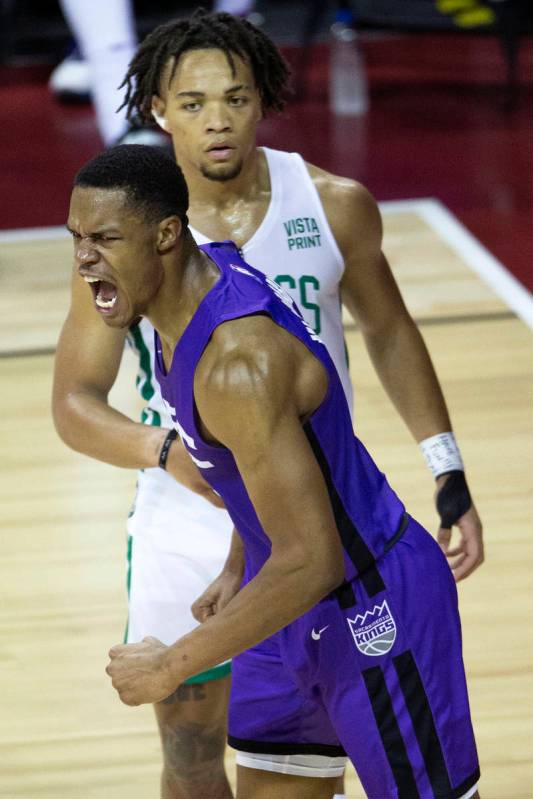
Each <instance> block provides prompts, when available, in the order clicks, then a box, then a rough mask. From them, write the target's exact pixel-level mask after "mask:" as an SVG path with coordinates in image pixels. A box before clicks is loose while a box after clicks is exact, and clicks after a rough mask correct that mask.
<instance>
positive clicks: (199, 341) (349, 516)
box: [155, 243, 404, 596]
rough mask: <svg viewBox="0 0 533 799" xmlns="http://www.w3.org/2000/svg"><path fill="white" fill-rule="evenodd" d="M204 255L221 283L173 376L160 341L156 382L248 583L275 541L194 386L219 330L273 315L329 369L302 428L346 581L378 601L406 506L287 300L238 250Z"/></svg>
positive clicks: (218, 246) (189, 332) (184, 342)
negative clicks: (247, 570)
mask: <svg viewBox="0 0 533 799" xmlns="http://www.w3.org/2000/svg"><path fill="white" fill-rule="evenodd" d="M201 249H202V250H203V251H204V252H206V253H207V255H209V257H210V258H212V260H213V261H214V262H215V263H216V264H217V266H218V268H219V269H220V273H221V275H220V279H219V280H218V282H217V283H216V284H215V285H214V286H213V287H212V288H211V290H210V291H209V292H208V293H207V295H206V296H205V297H204V299H203V300H202V302H201V303H200V306H199V308H198V310H197V311H196V313H195V315H194V317H193V318H192V319H191V321H190V323H189V325H188V327H187V328H186V330H185V331H184V333H183V335H182V337H181V339H180V340H179V342H178V344H177V345H176V348H175V352H174V356H173V361H172V367H171V369H170V372H169V374H166V371H165V367H164V364H163V359H162V354H161V342H160V340H159V337H158V335H157V333H156V334H155V335H156V339H155V351H156V377H157V380H158V381H159V384H160V386H161V392H162V395H163V399H164V400H165V402H166V403H167V404H168V406H169V409H170V413H171V415H172V419H173V421H174V424H175V426H176V428H177V429H178V431H179V433H180V435H181V438H182V440H183V443H184V444H185V447H186V448H187V450H188V452H189V454H190V455H191V457H192V458H193V460H194V462H195V463H196V464H197V466H198V467H199V469H200V470H201V473H202V475H203V477H204V478H205V479H206V480H207V482H208V483H209V484H210V485H211V486H212V487H213V488H214V489H215V491H217V492H218V493H219V494H220V495H221V496H222V497H223V499H224V502H225V504H226V507H227V509H228V512H229V514H230V516H231V518H232V519H233V522H234V524H235V526H236V528H237V529H238V531H239V533H240V534H241V536H242V538H243V540H244V541H245V545H246V550H247V555H248V563H249V564H250V567H251V569H252V574H251V575H249V576H253V574H254V573H256V572H257V571H258V570H259V569H260V568H261V566H262V565H263V563H264V562H265V560H266V559H267V558H268V555H269V552H270V542H269V540H268V538H267V536H266V535H265V533H264V531H263V529H262V528H261V525H260V523H259V520H258V518H257V515H256V513H255V511H254V508H253V506H252V504H251V502H250V500H249V498H248V494H247V492H246V489H245V487H244V484H243V482H242V480H241V477H240V475H239V472H238V470H237V467H236V465H235V461H234V459H233V456H232V454H231V452H230V451H229V450H227V449H225V448H222V447H219V446H216V447H215V446H211V445H209V444H207V443H206V442H205V441H204V440H203V439H202V437H201V435H200V433H199V431H198V428H197V425H196V419H195V412H194V399H193V381H194V373H195V369H196V365H197V363H198V361H199V359H200V358H201V356H202V354H203V352H204V349H205V347H206V345H207V343H208V341H209V339H210V337H211V335H212V333H213V330H214V329H215V328H216V327H217V326H218V325H220V324H221V323H222V322H226V321H228V320H229V319H236V318H238V317H242V316H249V315H252V314H255V313H258V312H260V313H266V314H268V315H269V316H270V317H271V318H272V319H273V321H274V322H276V324H278V325H279V326H280V327H283V328H285V329H286V330H287V331H288V332H289V333H291V334H292V335H294V336H296V337H297V338H298V339H300V341H302V342H303V343H304V344H305V345H306V346H307V347H308V348H309V350H311V352H312V353H313V354H314V355H315V356H316V357H317V358H318V359H319V360H320V361H321V362H322V364H323V365H324V366H325V368H326V369H327V372H328V378H329V390H328V392H327V395H326V397H325V399H324V401H323V403H322V405H321V406H320V407H319V408H318V410H317V411H315V413H314V414H313V416H312V417H311V419H310V420H309V422H308V423H307V424H306V425H305V428H304V429H305V432H306V434H307V437H308V439H309V441H310V443H311V446H312V448H313V451H314V453H315V455H316V457H317V460H318V462H319V464H320V467H321V470H322V473H323V475H324V479H325V481H326V483H327V486H328V490H329V494H330V498H331V502H332V506H333V510H334V513H335V517H336V521H337V527H338V530H339V535H340V536H341V539H342V543H343V547H344V552H345V562H346V570H345V573H346V578H347V579H348V580H350V579H352V578H353V577H355V576H356V575H360V576H361V579H362V580H363V583H364V584H365V587H366V588H367V590H368V593H369V596H373V595H374V594H375V593H377V592H378V591H380V590H382V588H383V583H382V580H381V578H380V576H379V572H378V570H377V567H376V565H375V561H376V560H377V559H378V558H379V557H380V555H381V554H382V552H383V550H384V548H385V547H386V545H387V542H388V541H390V539H391V538H392V537H393V536H394V535H395V533H396V532H397V530H398V528H399V527H400V525H401V522H402V519H403V516H404V507H403V505H402V503H401V502H400V500H399V499H398V497H397V496H396V494H395V493H394V492H393V491H392V489H391V488H390V486H389V484H388V483H387V480H386V479H385V476H384V475H383V474H382V473H381V472H380V471H379V470H378V468H377V467H376V465H375V463H374V462H373V460H372V458H371V457H370V455H369V454H368V452H367V451H366V449H365V448H364V446H363V445H362V444H361V442H360V441H359V440H358V439H357V438H356V437H355V436H354V433H353V428H352V420H351V417H350V412H349V409H348V404H347V402H346V398H345V395H344V391H343V389H342V385H341V382H340V379H339V377H338V375H337V372H336V369H335V366H334V365H333V362H332V360H331V358H330V357H329V355H328V352H327V350H326V348H325V346H324V345H323V344H322V342H321V341H320V339H319V337H318V336H317V335H316V334H315V333H314V331H313V330H312V329H311V328H309V327H308V326H307V324H306V323H305V322H304V320H303V319H302V316H301V315H300V313H299V311H298V309H297V307H296V306H295V304H294V303H293V301H292V299H291V298H290V297H289V296H288V294H285V292H283V290H282V289H281V288H280V287H279V286H278V285H277V283H275V282H274V281H271V280H269V279H268V278H267V277H265V275H264V274H263V273H262V272H259V271H257V270H256V269H254V268H253V267H251V266H250V265H249V264H247V263H246V262H245V261H243V259H242V258H241V256H240V255H239V252H238V251H237V249H236V248H235V246H234V245H233V244H231V243H214V244H206V245H203V246H202V247H201Z"/></svg>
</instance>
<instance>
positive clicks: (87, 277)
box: [83, 275, 99, 283]
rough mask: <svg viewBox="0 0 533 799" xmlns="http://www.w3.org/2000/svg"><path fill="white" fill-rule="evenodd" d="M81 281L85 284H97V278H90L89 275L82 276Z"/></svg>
mask: <svg viewBox="0 0 533 799" xmlns="http://www.w3.org/2000/svg"><path fill="white" fill-rule="evenodd" d="M83 279H84V280H85V282H86V283H98V280H99V278H97V277H91V275H84V276H83Z"/></svg>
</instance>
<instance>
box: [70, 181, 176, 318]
mask: <svg viewBox="0 0 533 799" xmlns="http://www.w3.org/2000/svg"><path fill="white" fill-rule="evenodd" d="M67 227H68V229H69V231H70V233H71V234H72V237H73V241H74V259H75V264H76V267H77V269H78V274H79V275H80V278H81V279H83V280H85V281H86V282H87V283H88V290H91V291H92V293H93V300H94V306H95V309H96V311H97V312H98V313H99V314H100V315H101V316H102V318H103V320H104V321H105V322H106V324H108V325H110V326H111V327H120V328H124V327H128V326H129V325H130V324H131V323H132V322H133V321H134V320H135V319H137V318H138V317H139V316H142V315H143V314H145V313H146V309H147V307H148V305H149V304H150V302H151V301H152V300H153V299H154V297H155V296H156V295H157V292H158V290H159V287H160V286H161V283H162V281H163V269H162V265H161V262H160V258H159V256H158V244H159V238H160V236H161V226H160V225H157V224H150V223H147V222H146V221H145V220H143V219H142V217H141V214H140V212H139V211H136V210H135V209H134V208H132V206H131V205H130V204H129V203H128V202H127V197H126V194H125V192H124V190H122V189H100V188H90V187H82V186H76V187H75V188H74V191H73V192H72V197H71V202H70V211H69V217H68V223H67Z"/></svg>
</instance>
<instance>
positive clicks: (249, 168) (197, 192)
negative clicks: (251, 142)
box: [176, 147, 269, 212]
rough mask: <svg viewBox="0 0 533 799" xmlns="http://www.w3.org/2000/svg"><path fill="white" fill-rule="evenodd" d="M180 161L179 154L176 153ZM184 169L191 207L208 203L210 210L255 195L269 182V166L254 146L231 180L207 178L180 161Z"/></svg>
mask: <svg viewBox="0 0 533 799" xmlns="http://www.w3.org/2000/svg"><path fill="white" fill-rule="evenodd" d="M176 159H177V160H178V163H180V161H179V154H178V153H177V154H176ZM180 166H181V168H182V170H183V174H184V176H185V180H186V181H187V186H188V187H189V195H190V202H191V208H192V207H194V208H198V207H200V206H204V205H205V206H208V207H209V209H210V210H211V212H213V211H218V210H221V209H223V208H224V207H226V206H228V205H233V204H234V203H235V202H237V201H239V202H242V201H247V202H248V201H250V200H253V199H255V198H256V197H257V196H258V195H259V194H260V193H261V192H262V191H264V190H265V188H268V186H269V176H268V166H267V163H266V158H265V156H264V154H263V152H262V151H261V150H259V149H258V148H257V147H254V148H253V149H252V151H251V152H250V154H249V155H248V157H247V158H246V159H245V160H244V162H243V165H242V169H241V171H240V173H239V174H238V175H237V177H235V178H232V179H231V180H212V179H210V178H206V177H205V175H203V174H202V173H201V172H200V170H199V169H198V168H197V167H196V166H194V165H193V164H190V163H186V162H183V163H180Z"/></svg>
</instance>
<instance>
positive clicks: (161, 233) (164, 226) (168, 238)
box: [156, 216, 183, 255]
mask: <svg viewBox="0 0 533 799" xmlns="http://www.w3.org/2000/svg"><path fill="white" fill-rule="evenodd" d="M182 231H183V224H182V221H181V219H180V218H179V216H168V217H167V218H166V219H163V220H162V221H161V222H160V223H159V228H158V231H157V239H156V246H157V252H158V253H159V254H160V255H166V254H167V253H168V252H170V250H172V249H173V248H174V247H175V246H176V244H178V242H179V240H180V238H181V234H182Z"/></svg>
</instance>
